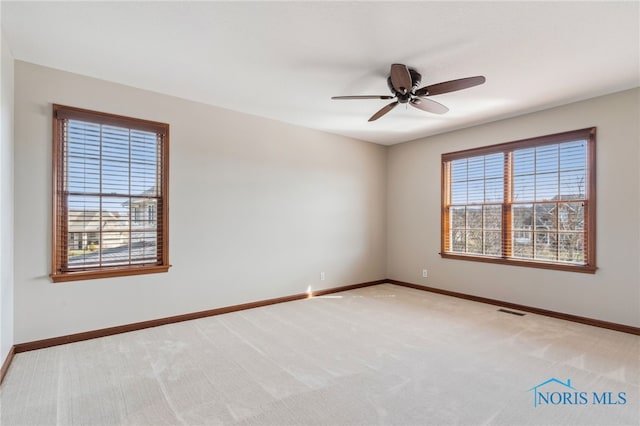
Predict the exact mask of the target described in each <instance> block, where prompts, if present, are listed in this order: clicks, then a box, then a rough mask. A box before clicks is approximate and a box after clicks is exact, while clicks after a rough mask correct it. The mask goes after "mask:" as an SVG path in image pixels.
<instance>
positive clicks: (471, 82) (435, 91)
mask: <svg viewBox="0 0 640 426" xmlns="http://www.w3.org/2000/svg"><path fill="white" fill-rule="evenodd" d="M485 81H486V79H485V78H484V76H481V75H478V76H475V77H467V78H460V79H458V80H451V81H445V82H443V83H437V84H432V85H431V86H425V87H421V88H420V89H418V90H416V96H433V95H441V94H443V93H449V92H455V91H456V90H462V89H468V88H469V87H473V86H478V85H480V84H483V83H484V82H485Z"/></svg>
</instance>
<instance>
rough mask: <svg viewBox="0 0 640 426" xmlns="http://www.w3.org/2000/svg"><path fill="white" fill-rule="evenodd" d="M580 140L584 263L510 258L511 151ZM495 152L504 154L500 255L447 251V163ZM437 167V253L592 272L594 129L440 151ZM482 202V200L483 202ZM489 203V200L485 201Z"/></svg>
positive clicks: (594, 239)
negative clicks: (582, 151)
mask: <svg viewBox="0 0 640 426" xmlns="http://www.w3.org/2000/svg"><path fill="white" fill-rule="evenodd" d="M577 139H584V140H586V141H587V147H586V155H587V159H586V167H587V171H586V178H587V180H588V182H587V183H586V186H585V191H586V193H585V201H584V203H585V204H584V209H585V212H584V223H585V224H584V239H585V240H584V247H585V251H584V253H585V257H586V262H585V264H572V263H568V262H567V263H565V262H553V261H543V260H535V259H520V258H514V257H511V254H512V253H511V252H510V251H511V233H512V229H511V224H512V211H511V210H512V209H511V206H512V204H519V203H514V202H513V200H512V195H511V193H512V185H513V179H512V176H511V171H512V169H513V152H514V151H515V150H518V149H524V148H533V147H540V146H544V145H553V144H559V143H563V142H569V141H572V140H577ZM495 153H504V154H505V166H504V167H505V169H504V199H503V201H502V247H503V249H502V250H503V252H502V255H501V256H488V255H478V254H467V253H464V254H463V253H456V252H451V251H448V250H449V244H450V242H449V241H448V240H449V231H450V225H449V222H450V217H449V200H450V197H451V194H450V188H449V186H450V180H449V176H450V163H451V161H453V160H459V159H465V158H470V157H476V156H484V155H489V154H495ZM441 158H442V168H441V181H442V188H441V196H442V200H441V244H440V256H441V257H442V258H445V259H457V260H469V261H476V262H486V263H498V264H505V265H513V266H526V267H533V268H541V269H553V270H560V271H570V272H582V273H589V274H594V273H595V272H596V269H597V267H596V128H595V127H591V128H585V129H580V130H574V131H569V132H563V133H557V134H553V135H548V136H540V137H535V138H530V139H523V140H519V141H515V142H506V143H501V144H497V145H491V146H486V147H480V148H473V149H468V150H463V151H457V152H451V153H446V154H442V157H441ZM483 204H484V203H483ZM487 204H492V203H487ZM556 232H557V231H556Z"/></svg>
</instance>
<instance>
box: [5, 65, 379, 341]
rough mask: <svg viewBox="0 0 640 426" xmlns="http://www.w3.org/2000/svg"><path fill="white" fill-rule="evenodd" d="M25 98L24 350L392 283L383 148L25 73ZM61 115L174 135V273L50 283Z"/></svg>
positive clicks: (21, 141) (19, 294)
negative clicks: (54, 156)
mask: <svg viewBox="0 0 640 426" xmlns="http://www.w3.org/2000/svg"><path fill="white" fill-rule="evenodd" d="M15 90H16V98H15V138H16V143H15V219H16V221H15V222H16V226H15V340H16V342H17V343H21V342H26V341H32V340H37V339H43V338H49V337H55V336H60V335H65V334H69V333H77V332H82V331H87V330H93V329H99V328H104V327H110V326H115V325H119V324H127V323H132V322H137V321H144V320H150V319H154V318H160V317H166V316H170V315H177V314H183V313H188V312H195V311H200V310H206V309H212V308H216V307H222V306H228V305H234V304H239V303H245V302H251V301H256V300H263V299H267V298H273V297H279V296H285V295H291V294H298V293H304V292H306V291H307V287H308V286H311V288H312V289H316V290H317V289H322V288H330V287H336V286H341V285H345V284H354V283H359V282H365V281H372V280H378V279H382V278H385V277H386V251H385V248H386V240H385V238H386V233H385V229H386V191H385V188H386V148H385V147H382V146H378V145H374V144H370V143H366V142H361V141H356V140H352V139H348V138H344V137H339V136H334V135H329V134H326V133H321V132H318V131H313V130H308V129H304V128H299V127H294V126H290V125H286V124H282V123H278V122H275V121H271V120H267V119H262V118H258V117H254V116H250V115H245V114H241V113H236V112H231V111H228V110H223V109H220V108H215V107H211V106H206V105H203V104H198V103H194V102H189V101H185V100H180V99H177V98H173V97H169V96H165V95H160V94H155V93H151V92H146V91H142V90H138V89H134V88H130V87H125V86H122V85H118V84H115V83H110V82H105V81H100V80H96V79H92V78H88V77H83V76H79V75H75V74H70V73H66V72H61V71H56V70H52V69H49V68H44V67H40V66H36V65H33V64H28V63H24V62H20V61H16V78H15ZM52 103H59V104H63V105H72V106H77V107H82V108H88V109H95V110H100V111H106V112H112V113H117V114H122V115H130V116H134V117H139V118H145V119H151V120H156V121H162V122H168V123H170V125H171V155H170V157H171V163H170V167H171V173H170V211H171V214H170V223H171V225H170V261H171V264H172V265H173V267H172V268H171V270H170V272H169V273H167V274H155V275H146V276H138V277H131V278H114V279H103V280H93V281H80V282H72V283H60V284H52V283H51V281H50V280H49V278H48V274H49V272H50V270H49V268H50V266H49V265H50V217H49V216H50V204H51V203H50V199H51V190H50V181H51V178H50V174H51V147H50V146H51V104H52ZM321 271H322V272H325V274H326V279H325V280H324V281H320V272H321Z"/></svg>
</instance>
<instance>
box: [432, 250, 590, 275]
mask: <svg viewBox="0 0 640 426" xmlns="http://www.w3.org/2000/svg"><path fill="white" fill-rule="evenodd" d="M440 257H442V258H443V259H456V260H468V261H472V262H483V263H498V264H501V265H511V266H525V267H528V268H538V269H552V270H556V271H566V272H580V273H584V274H595V273H596V269H597V268H596V267H595V266H593V265H571V264H567V263H552V262H540V261H531V260H525V259H505V258H502V257H480V256H473V255H468V254H457V253H455V254H454V253H440Z"/></svg>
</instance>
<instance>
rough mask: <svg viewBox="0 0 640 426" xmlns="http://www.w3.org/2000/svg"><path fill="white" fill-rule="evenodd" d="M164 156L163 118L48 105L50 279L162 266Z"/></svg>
mask: <svg viewBox="0 0 640 426" xmlns="http://www.w3.org/2000/svg"><path fill="white" fill-rule="evenodd" d="M168 154H169V125H168V124H164V123H157V122H153V121H147V120H140V119H134V118H128V117H122V116H116V115H111V114H105V113H101V112H94V111H88V110H83V109H79V108H73V107H66V106H61V105H54V106H53V196H54V200H53V259H52V269H53V270H52V273H51V278H52V279H53V281H56V282H57V281H70V280H80V279H91V278H105V277H114V276H122V275H132V274H145V273H155V272H166V271H167V270H168V268H169V259H168V256H169V253H168V219H169V218H168V215H167V213H168V208H167V207H168V206H167V203H168V188H167V184H168V170H169V167H168ZM152 212H153V213H152Z"/></svg>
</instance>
